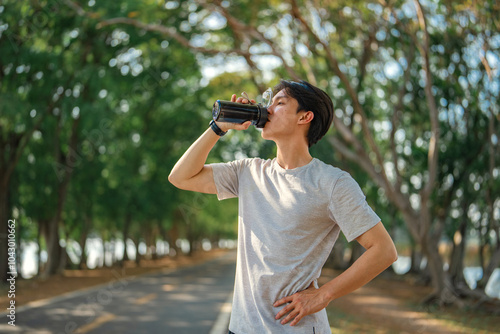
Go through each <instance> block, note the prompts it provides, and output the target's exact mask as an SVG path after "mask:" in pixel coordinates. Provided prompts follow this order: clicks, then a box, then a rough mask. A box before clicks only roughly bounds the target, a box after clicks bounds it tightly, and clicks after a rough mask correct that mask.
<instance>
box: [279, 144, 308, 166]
mask: <svg viewBox="0 0 500 334" xmlns="http://www.w3.org/2000/svg"><path fill="white" fill-rule="evenodd" d="M277 146H278V152H277V155H276V159H277V161H278V164H279V165H280V166H281V167H283V168H285V169H293V168H297V167H302V166H305V165H307V164H308V163H310V162H311V160H312V156H311V154H310V153H309V147H308V146H307V143H306V144H305V145H304V144H302V143H301V144H297V143H294V142H288V143H284V144H283V143H282V144H278V143H277Z"/></svg>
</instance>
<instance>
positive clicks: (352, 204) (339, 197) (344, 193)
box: [328, 173, 380, 242]
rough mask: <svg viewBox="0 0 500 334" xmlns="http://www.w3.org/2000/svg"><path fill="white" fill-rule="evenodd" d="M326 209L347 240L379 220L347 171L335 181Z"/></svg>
mask: <svg viewBox="0 0 500 334" xmlns="http://www.w3.org/2000/svg"><path fill="white" fill-rule="evenodd" d="M328 209H329V214H330V218H331V219H333V220H334V221H335V222H336V223H337V224H338V225H339V227H340V229H341V230H342V233H344V235H345V237H346V238H347V240H348V241H349V242H351V241H352V240H354V239H356V238H357V237H359V236H360V235H362V234H363V233H365V232H366V231H368V230H369V229H371V228H372V227H374V226H375V225H376V224H377V223H378V222H380V218H379V216H378V215H377V214H376V213H375V212H374V211H373V210H372V208H371V207H370V206H369V205H368V203H367V202H366V197H365V195H364V194H363V191H362V190H361V188H360V187H359V185H358V183H357V182H356V181H355V180H354V179H353V178H352V177H351V176H350V175H349V174H348V173H344V174H343V175H342V176H340V177H339V179H338V180H337V182H336V183H335V185H334V187H333V191H332V196H331V200H330V204H329V205H328Z"/></svg>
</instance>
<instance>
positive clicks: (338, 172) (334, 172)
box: [314, 158, 349, 178]
mask: <svg viewBox="0 0 500 334" xmlns="http://www.w3.org/2000/svg"><path fill="white" fill-rule="evenodd" d="M314 160H315V162H316V168H317V169H316V170H317V172H318V173H320V174H322V175H324V176H329V177H334V178H340V177H342V176H348V175H349V173H347V172H346V171H344V170H342V169H340V168H338V167H335V166H333V165H330V164H327V163H325V162H323V161H321V160H319V159H317V158H315V159H314Z"/></svg>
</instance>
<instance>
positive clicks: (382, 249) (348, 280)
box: [320, 244, 397, 301]
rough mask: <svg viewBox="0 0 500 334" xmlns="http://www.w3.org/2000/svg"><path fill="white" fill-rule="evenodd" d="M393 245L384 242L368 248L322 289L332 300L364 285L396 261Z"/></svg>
mask: <svg viewBox="0 0 500 334" xmlns="http://www.w3.org/2000/svg"><path fill="white" fill-rule="evenodd" d="M391 246H392V244H387V245H384V244H382V245H377V246H374V247H372V248H370V249H368V250H367V251H366V252H364V253H363V255H361V257H359V258H358V259H357V260H356V261H355V262H354V263H353V264H352V265H351V267H349V268H348V269H347V270H346V271H344V272H343V273H342V274H340V275H339V276H337V277H336V278H334V279H333V280H331V281H330V282H328V283H326V284H325V285H323V286H322V287H321V288H320V289H322V290H323V291H324V293H325V294H326V295H327V296H328V299H329V300H330V301H332V300H335V299H337V298H340V297H342V296H344V295H346V294H348V293H351V292H352V291H354V290H356V289H358V288H360V287H362V286H363V285H365V284H366V283H368V282H369V281H371V280H372V279H373V278H375V277H376V276H377V275H378V274H380V273H381V272H382V271H384V270H385V269H386V268H387V267H389V266H390V265H391V264H392V263H393V262H394V261H395V259H396V258H397V254H396V252H395V249H394V248H393V247H391Z"/></svg>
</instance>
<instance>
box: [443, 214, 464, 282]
mask: <svg viewBox="0 0 500 334" xmlns="http://www.w3.org/2000/svg"><path fill="white" fill-rule="evenodd" d="M466 233H467V217H466V216H464V217H463V218H462V220H461V222H460V226H459V228H458V230H457V231H456V232H455V236H454V238H453V250H452V253H451V260H450V268H449V269H448V273H449V275H450V279H451V281H452V283H453V285H454V286H459V285H467V283H466V281H465V278H464V258H465V241H466Z"/></svg>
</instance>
